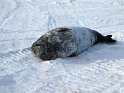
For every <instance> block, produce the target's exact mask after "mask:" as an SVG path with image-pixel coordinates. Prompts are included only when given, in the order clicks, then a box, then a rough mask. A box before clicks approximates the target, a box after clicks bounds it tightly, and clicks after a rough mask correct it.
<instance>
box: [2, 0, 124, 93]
mask: <svg viewBox="0 0 124 93" xmlns="http://www.w3.org/2000/svg"><path fill="white" fill-rule="evenodd" d="M61 26H81V27H88V28H91V29H94V30H97V31H99V32H100V33H102V34H104V35H107V34H112V35H113V38H114V39H116V40H117V41H118V42H117V43H116V44H98V45H95V46H92V47H91V48H90V49H88V50H87V51H85V52H83V53H81V54H80V55H78V56H76V57H69V58H62V59H61V58H58V59H56V60H51V61H42V60H40V59H38V58H37V57H35V56H34V55H33V54H32V53H31V50H30V46H31V45H32V43H33V42H35V41H36V40H37V39H38V38H39V37H40V36H41V35H43V34H44V33H46V32H47V31H49V30H51V29H53V28H55V27H61ZM0 93H124V0H0Z"/></svg>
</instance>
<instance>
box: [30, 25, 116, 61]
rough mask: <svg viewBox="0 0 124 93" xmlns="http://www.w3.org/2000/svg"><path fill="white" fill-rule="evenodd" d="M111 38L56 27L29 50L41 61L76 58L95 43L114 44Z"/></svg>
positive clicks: (86, 29)
mask: <svg viewBox="0 0 124 93" xmlns="http://www.w3.org/2000/svg"><path fill="white" fill-rule="evenodd" d="M111 37H112V35H107V36H103V35H102V34H100V33H99V32H97V31H95V30H92V29H89V28H85V27H58V28H55V29H53V30H51V31H49V32H47V33H45V34H44V35H42V36H41V37H40V38H39V39H38V40H37V41H36V42H34V43H33V45H32V47H31V49H32V51H33V53H34V54H35V55H36V56H37V57H39V58H41V59H42V60H53V59H56V58H64V57H73V56H76V55H78V54H80V53H81V52H82V51H84V50H86V49H88V48H89V47H90V46H92V45H94V44H97V43H115V42H116V40H114V39H112V38H111Z"/></svg>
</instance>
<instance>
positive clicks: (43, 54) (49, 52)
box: [32, 42, 57, 60]
mask: <svg viewBox="0 0 124 93" xmlns="http://www.w3.org/2000/svg"><path fill="white" fill-rule="evenodd" d="M32 51H33V53H34V54H35V55H36V56H38V57H39V58H41V59H42V60H52V59H55V58H56V57H57V53H56V51H55V47H54V45H52V44H50V43H49V42H42V43H40V44H37V43H36V42H35V43H34V44H33V45H32Z"/></svg>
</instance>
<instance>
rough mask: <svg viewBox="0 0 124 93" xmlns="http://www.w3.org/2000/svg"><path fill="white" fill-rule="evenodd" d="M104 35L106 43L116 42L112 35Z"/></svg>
mask: <svg viewBox="0 0 124 93" xmlns="http://www.w3.org/2000/svg"><path fill="white" fill-rule="evenodd" d="M105 37H106V42H108V43H115V42H117V41H116V40H114V39H112V35H107V36H105Z"/></svg>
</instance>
